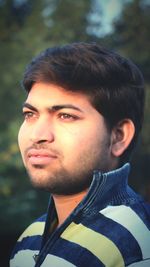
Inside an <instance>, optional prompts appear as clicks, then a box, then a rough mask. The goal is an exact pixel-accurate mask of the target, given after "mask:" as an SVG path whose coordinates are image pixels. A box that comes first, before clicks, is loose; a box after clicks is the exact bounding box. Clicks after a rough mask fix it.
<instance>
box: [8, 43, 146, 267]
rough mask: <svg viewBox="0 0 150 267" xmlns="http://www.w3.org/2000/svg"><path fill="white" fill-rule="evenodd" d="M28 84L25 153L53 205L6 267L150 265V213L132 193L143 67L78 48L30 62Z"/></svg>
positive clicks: (112, 55) (52, 51)
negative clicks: (129, 182)
mask: <svg viewBox="0 0 150 267" xmlns="http://www.w3.org/2000/svg"><path fill="white" fill-rule="evenodd" d="M23 85H24V88H25V89H26V91H27V99H26V101H25V103H24V104H23V115H24V122H23V124H22V126H21V128H20V131H19V138H18V140H19V147H20V151H21V155H22V158H23V162H24V165H25V168H26V169H27V171H28V173H29V176H30V178H31V182H32V183H33V185H34V186H36V187H40V188H43V189H45V190H48V191H49V192H50V204H49V207H48V212H47V214H46V215H44V216H42V217H41V218H39V219H38V220H36V221H35V222H34V223H33V224H31V225H30V226H29V227H28V228H27V230H26V231H25V232H24V233H23V234H22V235H21V237H20V238H19V240H18V241H17V244H16V246H15V248H14V251H13V253H12V256H11V260H10V266H11V267H33V266H36V267H39V266H41V267H73V266H78V267H79V266H80V267H85V266H86V267H88V266H89V267H103V266H107V267H123V266H128V267H129V266H130V267H148V266H150V231H149V229H150V206H149V205H148V204H146V203H145V202H144V200H143V199H142V198H141V197H140V196H139V195H137V194H136V193H135V192H134V191H133V190H132V189H131V188H130V187H129V186H128V185H127V179H128V174H129V169H130V164H129V163H127V162H128V161H129V160H130V155H131V152H132V150H133V148H134V146H135V143H136V141H137V137H138V135H139V132H140V130H141V127H142V121H143V106H144V84H143V77H142V75H141V73H140V71H139V70H138V68H137V67H136V66H135V65H134V64H133V63H132V62H131V61H129V60H127V59H124V58H123V57H121V56H119V55H117V54H116V53H114V52H111V51H107V50H106V49H104V48H102V47H100V46H99V45H96V44H94V43H92V44H87V43H74V44H70V45H66V46H64V47H56V48H51V49H47V50H46V51H44V52H43V53H41V54H40V55H39V56H38V57H36V58H35V59H33V61H32V62H31V64H30V65H29V66H28V67H27V70H26V72H25V75H24V80H23Z"/></svg>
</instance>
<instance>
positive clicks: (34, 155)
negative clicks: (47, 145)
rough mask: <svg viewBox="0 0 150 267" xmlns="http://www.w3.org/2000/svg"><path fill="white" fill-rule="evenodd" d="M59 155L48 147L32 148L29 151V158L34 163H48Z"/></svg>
mask: <svg viewBox="0 0 150 267" xmlns="http://www.w3.org/2000/svg"><path fill="white" fill-rule="evenodd" d="M56 158H57V156H56V155H55V154H53V153H51V152H50V151H48V150H46V149H30V150H28V152H27V160H28V161H29V163H30V164H32V165H40V164H41V165H47V164H49V163H51V162H52V161H53V160H55V159H56Z"/></svg>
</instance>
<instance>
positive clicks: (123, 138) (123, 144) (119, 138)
mask: <svg viewBox="0 0 150 267" xmlns="http://www.w3.org/2000/svg"><path fill="white" fill-rule="evenodd" d="M134 134H135V126H134V124H133V122H132V120H130V119H124V120H122V121H120V122H119V123H118V124H117V125H116V126H115V127H114V128H113V130H112V135H111V141H112V142H111V145H112V146H111V152H112V154H113V156H115V157H119V156H121V155H122V154H123V152H124V151H125V150H126V149H127V148H128V146H129V145H130V143H131V141H132V139H133V137H134Z"/></svg>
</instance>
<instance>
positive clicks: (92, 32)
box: [0, 0, 150, 267]
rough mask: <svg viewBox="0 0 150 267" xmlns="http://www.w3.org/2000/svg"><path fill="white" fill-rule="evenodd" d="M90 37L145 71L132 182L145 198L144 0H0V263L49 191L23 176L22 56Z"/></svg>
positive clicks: (147, 19) (148, 67)
mask: <svg viewBox="0 0 150 267" xmlns="http://www.w3.org/2000/svg"><path fill="white" fill-rule="evenodd" d="M74 41H96V42H97V43H100V44H102V45H104V46H106V47H107V48H111V49H113V50H115V51H117V52H119V53H120V54H121V55H123V56H125V57H128V58H130V59H132V60H133V61H134V62H135V63H136V64H137V65H138V66H139V68H140V69H141V71H142V72H143V75H144V78H145V82H146V91H147V99H146V106H145V121H144V127H143V132H142V135H141V137H140V139H139V144H138V146H137V149H136V151H135V153H134V157H133V160H132V162H133V168H132V171H131V174H130V179H129V183H130V185H131V186H132V187H133V188H134V190H136V191H137V192H139V193H140V194H142V195H143V197H145V198H146V199H147V201H149V202H150V171H149V166H150V139H149V135H150V123H149V117H150V75H149V71H150V1H149V0H148V1H146V0H128V1H127V0H75V1H74V0H14V1H13V0H0V62H1V64H0V266H2V267H7V266H8V258H9V255H10V251H11V249H12V247H13V245H14V243H15V241H16V239H17V238H18V236H19V235H20V234H21V232H22V231H23V230H24V229H25V227H26V226H27V225H28V224H30V223H31V222H32V221H33V220H34V219H35V218H37V217H38V216H40V215H41V214H43V213H45V212H46V208H47V202H48V197H49V195H48V193H45V192H41V191H37V190H35V189H34V188H33V187H32V186H31V185H30V182H29V179H28V177H27V174H26V172H25V170H24V167H23V165H22V162H21V157H20V154H19V151H18V146H17V132H18V129H19V126H20V124H21V121H22V117H21V116H22V115H21V109H22V102H23V101H24V99H25V93H24V91H23V89H22V88H21V84H20V82H21V79H22V76H23V72H24V69H25V66H26V64H27V63H28V62H29V61H30V60H31V58H32V57H34V56H35V55H37V54H38V53H39V52H40V51H42V50H43V49H45V48H47V47H50V46H54V45H62V44H66V43H69V42H74Z"/></svg>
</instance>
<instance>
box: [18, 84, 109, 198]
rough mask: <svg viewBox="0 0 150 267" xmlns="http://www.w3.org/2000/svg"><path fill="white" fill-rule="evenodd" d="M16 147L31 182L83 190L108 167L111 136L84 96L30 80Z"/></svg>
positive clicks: (56, 188) (58, 189)
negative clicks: (31, 84) (98, 171)
mask: <svg viewBox="0 0 150 267" xmlns="http://www.w3.org/2000/svg"><path fill="white" fill-rule="evenodd" d="M23 113H24V122H23V124H22V126H21V128H20V131H19V136H18V140H19V147H20V150H21V155H22V158H23V162H24V165H25V167H26V169H27V171H28V173H29V176H30V178H31V181H32V183H33V184H34V185H35V186H36V187H40V188H45V189H46V190H49V191H50V192H51V193H53V194H62V195H66V194H73V193H78V192H81V191H83V190H85V189H87V188H88V187H89V185H90V183H91V180H92V175H93V170H94V169H100V170H101V171H108V170H110V169H111V168H112V155H111V136H110V134H109V133H108V130H107V128H106V125H105V122H104V118H103V117H102V116H101V115H100V113H98V112H97V111H96V110H95V109H94V107H92V105H91V103H90V101H89V99H88V97H87V96H86V95H84V94H81V93H73V92H69V91H66V90H64V89H63V88H61V87H59V86H56V85H52V84H44V83H35V84H34V85H33V87H32V89H31V91H30V93H29V95H28V97H27V99H26V102H25V103H24V107H23Z"/></svg>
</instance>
